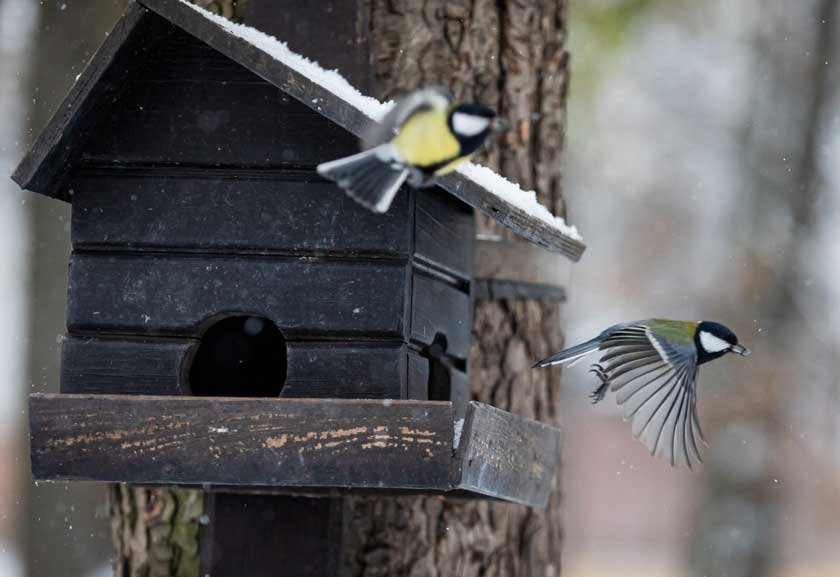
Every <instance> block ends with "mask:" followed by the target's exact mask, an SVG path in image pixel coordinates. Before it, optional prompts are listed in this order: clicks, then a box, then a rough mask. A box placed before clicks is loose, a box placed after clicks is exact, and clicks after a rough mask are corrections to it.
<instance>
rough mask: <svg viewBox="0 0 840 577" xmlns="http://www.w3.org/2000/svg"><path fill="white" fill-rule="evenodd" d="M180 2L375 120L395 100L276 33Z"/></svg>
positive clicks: (379, 117)
mask: <svg viewBox="0 0 840 577" xmlns="http://www.w3.org/2000/svg"><path fill="white" fill-rule="evenodd" d="M180 2H181V4H183V5H185V6H189V7H190V8H192V9H193V10H195V11H196V12H198V13H199V14H201V15H202V16H204V17H205V18H207V19H208V20H211V21H213V22H215V23H216V24H218V25H219V26H220V27H221V28H223V29H225V30H226V31H228V32H229V33H231V34H233V35H234V36H237V37H239V38H242V39H243V40H245V41H247V42H248V43H249V44H252V45H254V46H256V47H257V48H259V49H260V50H262V51H263V52H265V53H266V54H268V55H269V56H271V57H272V58H274V59H275V60H277V61H278V62H282V63H283V64H285V65H286V66H288V67H289V68H293V69H294V70H295V71H297V72H299V73H300V74H302V75H304V76H306V77H307V78H308V79H309V80H311V81H312V82H314V83H315V84H317V85H319V86H321V87H322V88H325V89H327V90H329V91H330V92H332V93H333V94H335V95H336V96H338V97H339V98H341V99H342V100H344V101H345V102H347V103H349V104H351V105H353V106H354V107H355V108H357V109H358V110H359V111H361V112H362V113H364V114H365V115H366V116H368V117H369V118H372V119H373V120H380V119H382V117H383V116H385V114H387V113H388V111H389V110H391V107H392V106H393V105H394V103H393V102H385V103H383V102H380V101H379V100H377V99H376V98H373V97H372V96H365V95H364V94H362V93H361V92H359V91H358V90H357V89H356V88H354V87H353V85H351V84H350V83H349V82H348V81H347V79H346V78H344V77H343V76H342V75H341V74H339V73H338V71H337V70H325V69H324V68H321V66H320V65H319V64H318V63H317V62H313V61H312V60H309V59H308V58H306V57H304V56H301V55H300V54H298V53H296V52H292V51H291V50H289V47H288V46H287V45H286V43H285V42H281V41H280V40H278V39H277V38H275V37H274V36H270V35H268V34H266V33H265V32H260V31H259V30H257V29H256V28H251V27H250V26H246V25H244V24H239V23H236V22H231V21H230V20H228V19H227V18H225V17H224V16H219V15H218V14H213V13H212V12H210V11H208V10H205V9H204V8H201V7H200V6H196V5H195V4H191V3H189V2H187V1H186V0H180ZM313 102H314V101H313Z"/></svg>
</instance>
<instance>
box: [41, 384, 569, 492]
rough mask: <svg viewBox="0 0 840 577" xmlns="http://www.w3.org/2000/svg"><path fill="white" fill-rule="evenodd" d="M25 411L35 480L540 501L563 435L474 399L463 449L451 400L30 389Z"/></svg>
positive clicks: (464, 433) (549, 484)
mask: <svg viewBox="0 0 840 577" xmlns="http://www.w3.org/2000/svg"><path fill="white" fill-rule="evenodd" d="M29 415H30V431H31V455H32V474H33V476H34V477H35V478H36V479H40V480H48V481H57V480H88V481H108V482H128V483H160V484H167V485H173V484H175V485H178V484H182V485H199V484H211V485H225V486H227V487H228V488H231V487H254V488H260V489H265V490H270V489H271V488H272V487H275V488H278V489H280V488H313V489H319V488H320V489H324V488H325V489H337V490H348V489H349V490H360V491H385V492H388V491H390V492H399V491H424V492H432V493H437V492H444V493H445V492H454V493H453V494H455V495H463V494H469V493H473V494H479V495H484V496H489V497H493V498H496V499H502V500H506V501H511V502H515V503H521V504H525V505H529V506H535V507H545V505H546V503H547V500H548V495H549V492H550V490H551V484H552V480H553V477H554V473H555V469H556V468H557V464H558V461H559V448H560V435H561V433H560V431H559V430H558V429H555V428H553V427H549V426H546V425H543V424H541V423H537V422H535V421H532V420H529V419H525V418H522V417H519V416H516V415H513V414H511V413H508V412H505V411H501V410H499V409H495V408H493V407H490V406H487V405H483V404H481V403H474V402H473V403H470V405H469V407H468V410H467V414H466V421H465V422H463V430H462V432H461V434H460V436H459V437H458V441H459V442H458V443H457V447H456V443H455V442H454V440H455V427H454V426H453V425H455V424H456V422H457V421H456V420H455V418H456V415H455V414H454V412H453V406H452V404H451V403H449V402H436V401H400V400H394V401H390V400H389V401H378V400H354V399H353V400H351V399H342V400H338V399H268V398H262V399H232V398H201V397H151V396H130V395H124V396H123V395H53V394H47V395H45V394H35V395H31V396H30V407H29ZM458 421H460V418H459V419H458ZM456 448H457V450H455V449H456ZM465 492H466V493H465Z"/></svg>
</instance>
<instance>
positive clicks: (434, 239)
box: [389, 188, 475, 280]
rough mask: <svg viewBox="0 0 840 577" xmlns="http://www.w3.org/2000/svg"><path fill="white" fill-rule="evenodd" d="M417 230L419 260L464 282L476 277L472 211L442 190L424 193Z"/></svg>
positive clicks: (421, 192)
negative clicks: (474, 275)
mask: <svg viewBox="0 0 840 577" xmlns="http://www.w3.org/2000/svg"><path fill="white" fill-rule="evenodd" d="M397 196H398V197H399V196H400V195H397ZM392 210H394V209H393V208H391V209H390V210H389V213H390V211H392ZM414 226H415V229H416V233H415V241H414V242H415V248H414V251H415V255H416V256H417V257H419V258H420V259H422V260H424V261H427V262H429V263H432V264H434V265H436V266H438V267H440V268H442V269H443V270H444V271H446V272H448V273H450V274H454V275H455V276H457V277H459V278H461V279H464V280H469V279H470V278H471V277H472V267H473V260H474V258H473V250H474V245H475V217H474V216H473V210H472V208H470V207H469V206H468V205H466V204H464V203H463V202H461V201H459V200H458V199H456V198H454V197H453V196H452V195H451V194H449V193H447V192H445V191H443V190H441V189H439V188H427V189H421V190H418V191H417V203H416V209H415V219H414Z"/></svg>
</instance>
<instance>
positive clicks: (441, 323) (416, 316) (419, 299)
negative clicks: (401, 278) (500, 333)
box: [411, 273, 472, 360]
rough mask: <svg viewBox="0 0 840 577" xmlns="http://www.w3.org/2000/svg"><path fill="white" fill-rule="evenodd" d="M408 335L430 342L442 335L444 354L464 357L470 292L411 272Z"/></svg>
mask: <svg viewBox="0 0 840 577" xmlns="http://www.w3.org/2000/svg"><path fill="white" fill-rule="evenodd" d="M412 293H413V299H412V300H413V304H412V309H411V338H412V340H414V341H416V342H418V343H421V344H423V345H430V344H432V342H433V341H434V339H435V336H437V335H443V336H444V337H446V343H447V348H446V351H445V352H446V354H447V355H449V356H451V357H455V358H458V359H462V360H466V359H467V357H468V356H469V353H470V331H471V330H472V302H471V301H470V295H469V294H467V293H465V292H462V291H460V290H458V289H456V288H454V287H452V286H450V285H449V284H446V283H444V282H443V281H441V280H438V279H436V278H433V277H431V276H427V275H425V274H418V273H415V274H414V281H413V289H412Z"/></svg>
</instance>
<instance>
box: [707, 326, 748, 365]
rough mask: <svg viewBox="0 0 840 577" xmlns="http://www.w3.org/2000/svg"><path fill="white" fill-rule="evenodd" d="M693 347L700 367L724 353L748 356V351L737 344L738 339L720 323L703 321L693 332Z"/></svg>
mask: <svg viewBox="0 0 840 577" xmlns="http://www.w3.org/2000/svg"><path fill="white" fill-rule="evenodd" d="M694 345H695V346H696V347H697V364H698V365H702V364H703V363H707V362H709V361H713V360H715V359H717V358H719V357H722V356H723V355H725V354H726V353H735V354H737V355H741V356H742V357H746V356H749V354H750V350H749V349H748V348H747V347H745V346H744V345H741V344H738V337H736V336H735V333H733V332H732V331H731V330H729V328H728V327H725V326H724V325H722V324H720V323H714V322H711V321H703V322H701V323H699V324H698V325H697V329H696V330H695V331H694Z"/></svg>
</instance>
